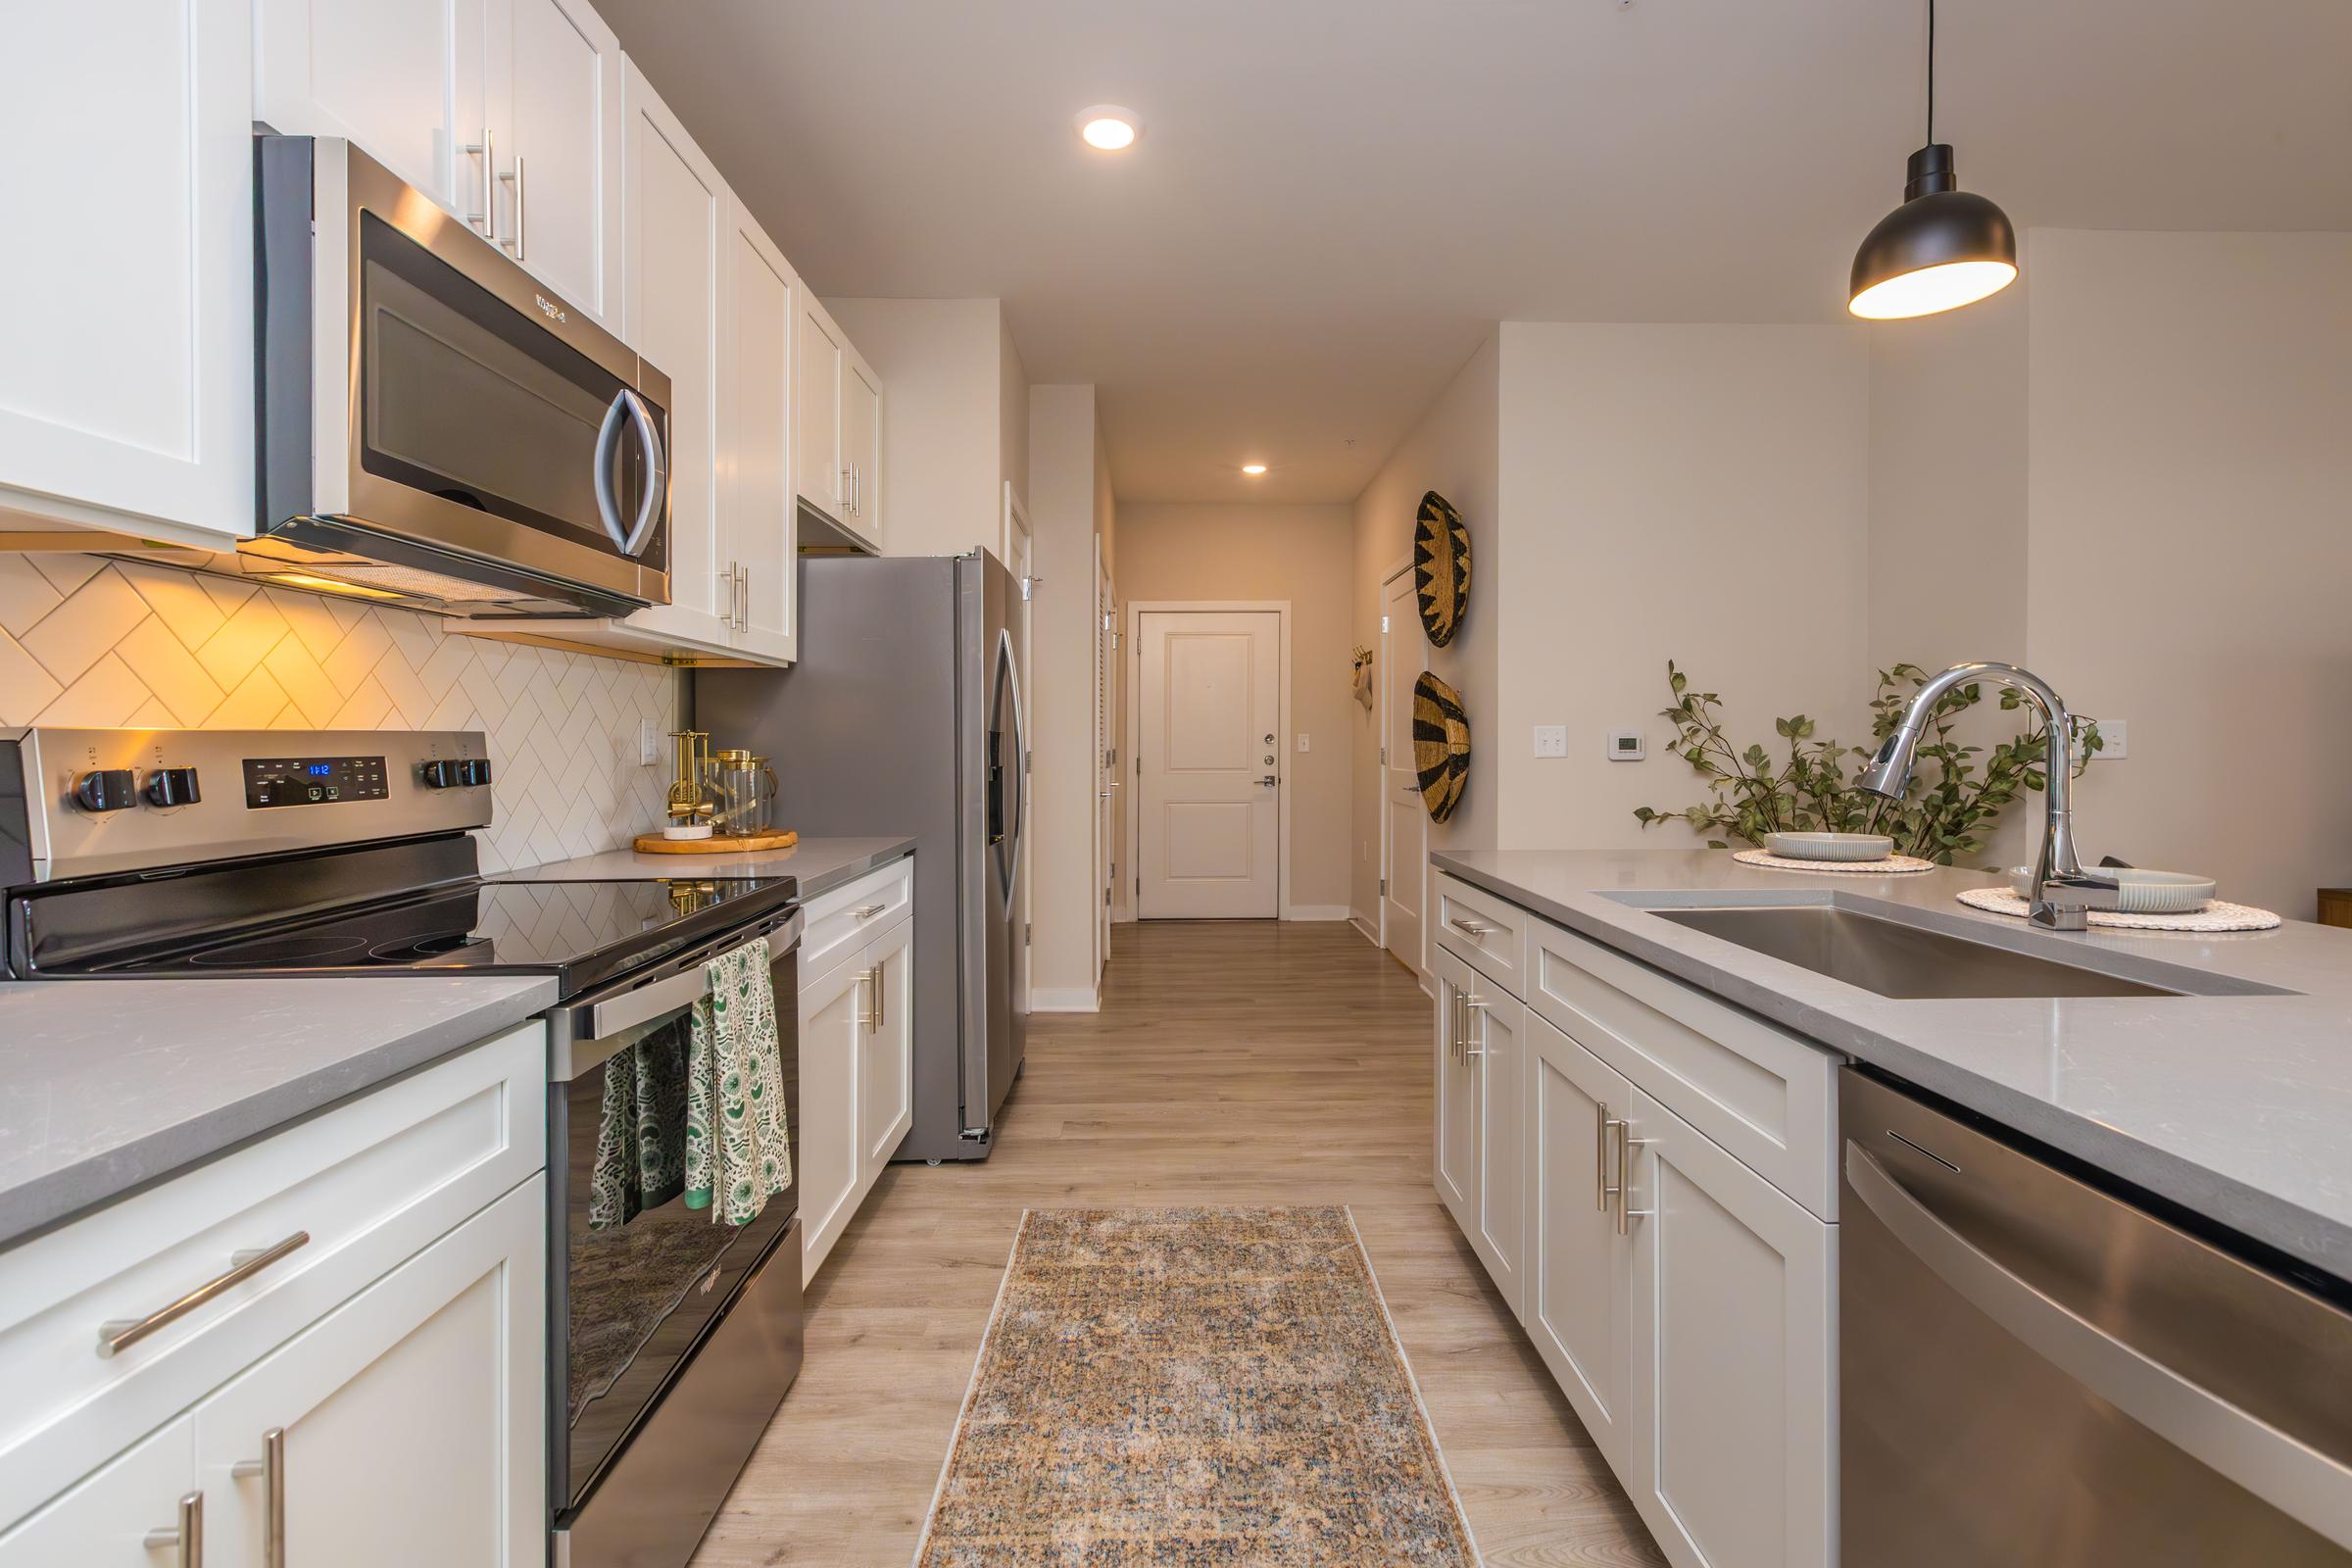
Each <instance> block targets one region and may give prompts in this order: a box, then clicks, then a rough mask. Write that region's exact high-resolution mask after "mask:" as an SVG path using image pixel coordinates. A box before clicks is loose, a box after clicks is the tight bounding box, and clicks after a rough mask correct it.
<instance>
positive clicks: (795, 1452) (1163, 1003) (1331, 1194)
mask: <svg viewBox="0 0 2352 1568" xmlns="http://www.w3.org/2000/svg"><path fill="white" fill-rule="evenodd" d="M1111 951H1112V961H1111V964H1110V968H1109V971H1108V973H1107V976H1106V979H1105V985H1104V1002H1103V1011H1102V1012H1101V1013H1098V1014H1051V1015H1042V1016H1040V1017H1037V1018H1034V1019H1032V1020H1031V1030H1030V1035H1029V1047H1028V1065H1027V1069H1026V1072H1025V1074H1024V1076H1023V1078H1022V1080H1021V1082H1020V1084H1019V1085H1018V1086H1017V1087H1016V1088H1015V1089H1014V1091H1013V1093H1012V1096H1011V1098H1010V1100H1008V1101H1007V1102H1006V1105H1005V1121H1004V1127H1003V1132H1002V1147H1001V1148H1000V1150H999V1152H997V1154H996V1155H995V1156H994V1157H992V1158H991V1159H989V1160H988V1161H987V1162H985V1163H984V1164H980V1165H973V1166H965V1167H961V1168H941V1169H936V1170H934V1169H930V1168H927V1167H925V1166H921V1165H893V1166H892V1167H890V1169H889V1170H888V1172H886V1173H885V1174H884V1176H883V1178H882V1182H881V1186H880V1187H879V1189H878V1190H877V1191H876V1193H875V1195H874V1197H873V1199H872V1201H870V1202H869V1203H868V1204H867V1205H866V1207H865V1209H864V1210H863V1212H862V1213H861V1214H860V1216H859V1217H858V1220H857V1221H856V1222H855V1223H854V1224H853V1225H852V1226H851V1227H850V1229H849V1230H848V1232H847V1233H845V1235H844V1236H843V1238H842V1240H841V1242H840V1244H839V1245H838V1246H837V1247H836V1249H835V1250H834V1252H833V1254H832V1256H831V1257H830V1258H829V1259H828V1260H827V1262H826V1264H825V1267H824V1269H823V1270H822V1272H820V1273H819V1274H818V1276H817V1278H816V1280H815V1281H814V1282H813V1283H812V1285H811V1287H810V1290H809V1303H808V1304H809V1346H808V1363H807V1367H806V1370H804V1371H803V1373H802V1375H801V1378H800V1381H799V1383H798V1384H797V1385H796V1386H795V1387H794V1389H793V1392H792V1395H791V1397H790V1398H789V1399H787V1401H786V1402H785V1405H784V1408H783V1410H782V1412H781V1413H780V1414H779V1415H778V1416H777V1418H776V1421H775V1424H774V1425H773V1426H772V1427H771V1428H770V1429H769V1430H768V1433H767V1436H766V1438H765V1439H764V1440H763V1441H762V1443H761V1445H760V1449H759V1451H758V1452H757V1453H756V1454H755V1455H754V1456H753V1458H752V1461H751V1464H750V1465H749V1467H748V1468H747V1469H746V1470H745V1472H744V1475H743V1479H742V1480H741V1481H740V1482H739V1483H738V1485H737V1486H736V1489H735V1492H734V1494H733V1495H732V1496H731V1497H730V1498H729V1499H728V1502H727V1506H726V1508H725V1511H724V1512H722V1513H721V1514H720V1516H719V1518H718V1520H717V1522H716V1523H715V1524H714V1525H712V1527H711V1534H710V1536H709V1537H708V1538H707V1539H706V1541H705V1542H704V1544H703V1548H702V1551H701V1552H700V1554H699V1555H698V1556H697V1557H696V1558H695V1562H696V1564H697V1565H700V1568H753V1565H761V1568H766V1565H777V1564H825V1565H828V1568H867V1565H896V1564H901V1563H904V1562H906V1561H907V1559H908V1558H909V1557H910V1556H911V1555H912V1554H913V1551H914V1545H915V1539H916V1536H917V1534H918V1532H919V1531H920V1529H921V1527H922V1520H923V1515H924V1512H925V1510H926V1509H927V1508H928V1506H929V1504H930V1500H931V1494H932V1489H933V1487H934V1485H935V1484H936V1483H937V1481H938V1479H939V1471H940V1464H941V1461H942V1460H943V1459H944V1457H945V1456H946V1453H947V1449H948V1444H949V1439H950V1435H951V1433H952V1432H953V1430H954V1428H955V1424H956V1412H957V1409H958V1407H959V1405H960V1403H961V1401H962V1398H963V1394H964V1389H965V1386H966V1384H967V1382H968V1381H969V1379H970V1377H971V1373H972V1362H973V1356H974V1354H975V1353H976V1351H977V1350H978V1348H979V1344H980V1338H981V1334H982V1331H983V1330H984V1329H985V1328H986V1326H987V1322H988V1316H989V1310H990V1307H991V1305H992V1303H993V1301H994V1300H995V1297H996V1293H997V1287H998V1282H999V1279H1000V1277H1001V1276H1002V1273H1003V1271H1004V1267H1005V1257H1006V1253H1007V1251H1008V1250H1009V1249H1010V1246H1011V1243H1012V1238H1013V1233H1014V1230H1015V1228H1016V1226H1017V1225H1018V1223H1019V1220H1020V1215H1021V1211H1022V1209H1023V1208H1024V1207H1033V1206H1034V1207H1059V1206H1076V1205H1090V1206H1091V1205H1116V1204H1125V1205H1162V1204H1192V1203H1201V1204H1216V1203H1231V1204H1315V1203H1345V1204H1348V1205H1350V1206H1351V1207H1352V1209H1353V1211H1354V1214H1355V1219H1356V1223H1357V1226H1358V1228H1359V1229H1360V1230H1361V1232H1362V1234H1363V1238H1364V1243H1365V1246H1366V1248H1367V1250H1369V1252H1370V1254H1371V1258H1372V1262H1373V1266H1374V1268H1375V1269H1376V1270H1377V1271H1378V1274H1379V1277H1380V1284H1381V1287H1382V1290H1383V1292H1384V1294H1385V1295H1386V1297H1387V1299H1388V1304H1389V1309H1390V1312H1391V1314H1392V1316H1393V1317H1394V1319H1395V1321H1396V1326H1397V1333H1398V1335H1399V1336H1400V1337H1401V1339H1402V1341H1403V1344H1404V1348H1405V1353H1406V1355H1407V1356H1408V1358H1409V1359H1410V1361H1411V1363H1412V1368H1413V1372H1414V1374H1415V1376H1416V1378H1417V1380H1418V1381H1419V1384H1420V1387H1421V1391H1422V1394H1423V1397H1424V1398H1425V1400H1426V1401H1427V1403H1428V1405H1429V1410H1430V1415H1431V1418H1432V1420H1433V1422H1434V1423H1435V1426H1436V1429H1437V1433H1438V1438H1439V1441H1440V1443H1441V1444H1442V1445H1443V1446H1444V1449H1445V1453H1446V1463H1447V1465H1448V1466H1449V1468H1450V1469H1451V1471H1452V1475H1453V1479H1454V1483H1455V1485H1456V1487H1457V1488H1458V1489H1459V1491H1460V1494H1461V1496H1462V1500H1463V1503H1464V1505H1465V1506H1466V1508H1467V1510H1468V1513H1469V1516H1470V1523H1471V1527H1472V1529H1473V1530H1474V1531H1475V1533H1476V1535H1477V1538H1478V1544H1479V1546H1480V1548H1481V1550H1482V1552H1483V1554H1484V1557H1485V1560H1486V1562H1487V1563H1489V1564H1490V1565H1494V1568H1505V1565H1513V1568H1533V1565H1537V1564H1567V1563H1575V1564H1588V1565H1630V1564H1657V1563H1660V1562H1662V1561H1663V1559H1662V1558H1661V1557H1659V1556H1658V1554H1657V1552H1656V1549H1655V1547H1654V1546H1653V1545H1652V1544H1650V1541H1649V1538H1648V1536H1647V1535H1646V1534H1645V1532H1644V1531H1643V1529H1642V1525H1641V1523H1640V1521H1639V1520H1638V1519H1637V1518H1636V1516H1635V1514H1634V1511H1633V1508H1632V1506H1631V1504H1630V1503H1628V1502H1627V1500H1626V1499H1625V1497H1624V1495H1623V1494H1622V1493H1621V1492H1620V1491H1619V1489H1618V1487H1617V1484H1616V1481H1615V1480H1614V1478H1612V1477H1611V1476H1610V1474H1609V1472H1608V1469H1607V1467H1606V1465H1605V1464H1604V1463H1603V1462H1602V1461H1601V1459H1600V1457H1599V1456H1598V1454H1597V1453H1596V1452H1594V1450H1593V1447H1592V1446H1591V1444H1590V1440H1589V1439H1588V1438H1587V1437H1586V1435H1585V1432H1584V1429H1583V1428H1582V1426H1581V1425H1579V1423H1578V1421H1577V1419H1576V1416H1575V1415H1574V1413H1573V1412H1572V1411H1571V1410H1570V1409H1569V1406H1568V1403H1567V1401H1566V1400H1565V1399H1564V1398H1562V1397H1560V1395H1559V1393H1558V1392H1557V1391H1556V1390H1555V1389H1554V1388H1553V1386H1552V1384H1551V1381H1550V1378H1549V1377H1548V1375H1547V1374H1546V1373H1545V1371H1544V1367H1543V1365H1542V1363H1541V1362H1540V1361H1539V1360H1538V1359H1537V1357H1536V1354H1535V1351H1534V1350H1533V1349H1532V1348H1530V1347H1529V1346H1528V1345H1527V1344H1526V1342H1525V1340H1524V1338H1523V1336H1522V1335H1521V1334H1520V1332H1519V1330H1518V1328H1517V1326H1516V1325H1515V1324H1514V1323H1513V1322H1512V1321H1511V1317H1510V1314H1509V1312H1508V1311H1507V1310H1506V1309H1505V1308H1504V1306H1503V1305H1502V1303H1501V1301H1500V1300H1499V1299H1496V1298H1495V1295H1494V1293H1493V1291H1492V1289H1491V1288H1490V1287H1489V1286H1488V1285H1487V1283H1486V1281H1485V1278H1484V1274H1483V1271H1482V1270H1481V1269H1480V1268H1479V1267H1478V1264H1477V1262H1476V1259H1475V1258H1474V1257H1473V1255H1472V1253H1471V1251H1470V1249H1469V1246H1468V1244H1467V1243H1465V1242H1464V1241H1463V1240H1462V1239H1461V1237H1460V1235H1459V1233H1458V1232H1457V1231H1456V1230H1455V1228H1454V1225H1453V1222H1452V1220H1451V1219H1450V1218H1449V1217H1448V1216H1447V1214H1446V1211H1445V1209H1444V1208H1443V1207H1442V1206H1441V1205H1440V1203H1439V1201H1438V1198H1437V1194H1436V1192H1435V1190H1434V1189H1433V1188H1432V1187H1431V1185H1430V1173H1429V1148H1430V1115H1431V1110H1430V1096H1431V1072H1430V1054H1429V1030H1430V1010H1429V1001H1428V999H1427V998H1426V997H1424V996H1423V995H1422V994H1421V991H1420V989H1419V988H1418V987H1417V986H1416V985H1415V984H1414V982H1413V980H1412V977H1411V976H1410V975H1409V974H1408V973H1407V972H1406V971H1405V970H1404V969H1402V968H1400V967H1399V966H1397V964H1396V963H1395V961H1394V960H1392V959H1390V958H1389V957H1388V956H1386V955H1385V954H1382V953H1381V952H1379V951H1378V950H1376V949H1374V948H1373V947H1371V946H1370V945H1369V944H1367V943H1366V942H1365V941H1364V940H1363V939H1362V937H1361V936H1359V935H1358V934H1357V933H1356V932H1354V931H1353V930H1352V929H1350V928H1348V926H1345V925H1340V924H1321V923H1317V924H1276V923H1273V922H1256V921H1250V922H1231V923H1168V924H1162V923H1151V924H1142V925H1138V924H1123V925H1120V926H1118V927H1117V928H1116V929H1115V932H1114V935H1113V941H1112V950H1111Z"/></svg>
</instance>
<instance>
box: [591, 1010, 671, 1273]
mask: <svg viewBox="0 0 2352 1568" xmlns="http://www.w3.org/2000/svg"><path fill="white" fill-rule="evenodd" d="M689 1035H690V1028H689V1020H688V1019H686V1018H683V1017H681V1018H678V1019H675V1020H673V1021H672V1022H669V1023H666V1024H663V1025H662V1027H661V1028H659V1029H656V1030H654V1031H653V1032H652V1033H651V1034H648V1035H647V1036H646V1037H645V1038H644V1039H643V1040H640V1041H638V1042H637V1044H635V1045H634V1046H631V1047H629V1048H628V1050H626V1051H625V1052H623V1053H622V1054H619V1055H616V1056H614V1057H613V1061H612V1063H611V1064H610V1065H609V1066H607V1067H606V1068H605V1095H604V1103H603V1104H602V1105H601V1106H600V1107H599V1113H598V1117H597V1125H596V1168H595V1169H594V1170H593V1171H592V1172H591V1173H590V1174H589V1178H588V1228H589V1229H590V1230H592V1231H604V1230H613V1229H615V1228H617V1227H619V1226H622V1225H626V1224H627V1223H628V1222H629V1221H631V1220H633V1219H635V1218H636V1217H637V1216H638V1214H640V1213H641V1212H643V1211H644V1210H646V1209H649V1208H660V1207H661V1206H662V1204H663V1203H666V1202H668V1201H670V1200H671V1199H673V1198H675V1197H677V1196H678V1195H679V1194H680V1193H682V1192H684V1191H685V1189H686V1147H685V1146H686V1052H687V1048H688V1045H689V1043H690V1042H689Z"/></svg>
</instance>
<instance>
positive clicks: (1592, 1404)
mask: <svg viewBox="0 0 2352 1568" xmlns="http://www.w3.org/2000/svg"><path fill="white" fill-rule="evenodd" d="M1527 1028H1528V1061H1529V1066H1528V1072H1529V1083H1528V1086H1527V1114H1528V1146H1527V1147H1528V1182H1527V1194H1528V1268H1527V1296H1526V1300H1525V1303H1524V1307H1523V1310H1522V1311H1521V1313H1520V1319H1521V1321H1522V1322H1524V1323H1525V1324H1526V1325H1527V1333H1528V1337H1529V1338H1530V1339H1532V1340H1534V1341H1535V1342H1536V1353H1537V1354H1539V1355H1541V1356H1543V1357H1544V1365H1545V1366H1547V1367H1549V1368H1550V1369H1551V1375H1552V1378H1553V1380H1554V1381H1555V1382H1557V1383H1558V1384H1559V1386H1560V1389H1561V1391H1562V1392H1563V1393H1565V1394H1566V1395H1567V1396H1568V1402H1569V1403H1570V1404H1573V1405H1574V1406H1576V1413H1577V1415H1578V1416H1580V1417H1581V1418H1583V1420H1584V1423H1585V1428H1586V1430H1587V1431H1589V1432H1591V1433H1592V1434H1593V1443H1594V1444H1595V1445H1596V1446H1598V1447H1599V1448H1600V1451H1601V1455H1602V1456H1603V1457H1604V1458H1606V1459H1607V1460H1608V1461H1609V1463H1610V1464H1611V1465H1613V1466H1615V1467H1616V1469H1617V1471H1618V1473H1619V1474H1621V1475H1622V1474H1624V1473H1626V1470H1627V1466H1628V1465H1629V1463H1630V1462H1631V1460H1632V1458H1633V1453H1634V1438H1633V1429H1634V1417H1633V1401H1634V1313H1633V1278H1634V1261H1633V1260H1634V1242H1633V1238H1632V1236H1631V1235H1630V1234H1628V1235H1620V1234H1619V1233H1618V1220H1617V1211H1616V1201H1615V1195H1616V1193H1617V1192H1618V1191H1619V1190H1620V1188H1621V1186H1622V1178H1621V1177H1620V1175H1619V1174H1618V1170H1617V1160H1618V1156H1619V1154H1620V1152H1621V1148H1620V1143H1621V1141H1620V1140H1619V1139H1618V1137H1617V1136H1616V1135H1617V1134H1618V1132H1620V1131H1621V1130H1622V1126H1621V1123H1622V1121H1623V1120H1624V1119H1625V1118H1627V1117H1629V1116H1631V1114H1632V1112H1633V1104H1634V1089H1633V1086H1632V1085H1631V1084H1629V1083H1627V1082H1626V1081H1625V1079H1624V1077H1623V1076H1622V1075H1621V1074H1619V1073H1617V1072H1616V1071H1614V1070H1613V1069H1611V1068H1610V1067H1609V1066H1608V1064H1607V1063H1605V1062H1603V1061H1602V1060H1601V1059H1600V1058H1599V1057H1598V1056H1595V1055H1594V1054H1593V1053H1591V1052H1590V1051H1587V1050H1586V1049H1585V1048H1584V1047H1582V1046H1580V1045H1578V1044H1577V1043H1576V1042H1575V1041H1573V1040H1571V1039H1569V1038H1568V1037H1567V1036H1566V1035H1564V1034H1562V1033H1560V1032H1559V1030H1557V1029H1555V1028H1553V1027H1552V1026H1551V1025H1550V1024H1549V1023H1546V1022H1545V1021H1544V1019H1542V1018H1537V1017H1533V1016H1531V1017H1530V1018H1529V1020H1528V1026H1527ZM1629 1164H1630V1160H1629ZM1626 1229H1627V1230H1628V1231H1629V1232H1630V1231H1631V1229H1632V1225H1631V1222H1630V1218H1629V1222H1628V1224H1627V1226H1626Z"/></svg>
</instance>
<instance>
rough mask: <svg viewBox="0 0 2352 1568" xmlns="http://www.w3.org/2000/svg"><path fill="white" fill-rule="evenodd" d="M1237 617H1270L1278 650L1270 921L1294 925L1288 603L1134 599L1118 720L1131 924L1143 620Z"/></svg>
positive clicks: (1138, 840)
mask: <svg viewBox="0 0 2352 1568" xmlns="http://www.w3.org/2000/svg"><path fill="white" fill-rule="evenodd" d="M1236 611H1271V612H1273V613H1274V617H1275V621H1274V624H1275V638H1276V643H1277V645H1278V647H1279V648H1280V650H1281V659H1280V663H1281V672H1280V674H1279V675H1278V676H1277V677H1276V678H1277V679H1278V681H1279V682H1280V686H1279V688H1278V690H1277V692H1276V696H1275V707H1276V711H1277V712H1278V713H1279V714H1280V715H1281V716H1280V719H1279V721H1278V722H1277V723H1276V724H1275V726H1274V736H1275V741H1274V772H1275V775H1276V776H1277V777H1278V778H1280V779H1281V780H1282V782H1281V783H1280V784H1278V785H1276V786H1275V789H1276V791H1277V793H1279V794H1280V795H1281V797H1282V801H1281V807H1280V810H1279V811H1278V812H1277V814H1276V816H1275V826H1274V918H1275V919H1277V920H1295V919H1297V918H1298V915H1297V914H1296V913H1294V912H1293V910H1292V907H1291V782H1292V774H1291V766H1290V757H1291V747H1292V745H1293V744H1294V742H1293V740H1292V734H1291V602H1290V601H1289V600H1288V599H1135V600H1130V601H1128V604H1127V646H1128V647H1129V648H1131V649H1133V650H1134V654H1133V660H1134V666H1133V667H1134V673H1135V679H1134V680H1132V681H1130V682H1129V683H1128V686H1127V693H1128V700H1127V711H1126V712H1125V713H1124V714H1122V715H1121V717H1122V719H1123V720H1124V722H1125V733H1126V737H1127V757H1126V760H1125V761H1124V762H1123V763H1122V764H1121V767H1120V771H1121V772H1122V773H1124V774H1125V775H1126V778H1127V789H1126V791H1125V794H1126V796H1127V802H1126V810H1125V816H1126V819H1127V829H1126V832H1127V858H1128V866H1129V870H1130V875H1129V879H1128V886H1129V887H1130V888H1133V889H1134V890H1135V902H1134V903H1133V905H1132V906H1130V908H1131V910H1132V912H1133V914H1134V916H1135V918H1136V919H1138V920H1141V919H1142V918H1143V917H1144V910H1143V889H1142V880H1143V874H1144V871H1143V864H1144V862H1143V857H1142V855H1141V854H1139V853H1138V850H1139V847H1140V846H1141V844H1142V842H1143V840H1142V808H1143V801H1142V797H1143V783H1142V780H1143V772H1142V769H1141V766H1140V754H1141V752H1142V750H1143V724H1144V699H1143V690H1144V617H1145V616H1146V615H1183V614H1217V613H1232V612H1236Z"/></svg>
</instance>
